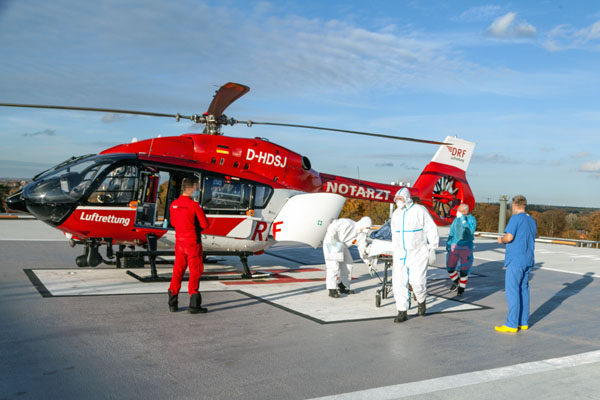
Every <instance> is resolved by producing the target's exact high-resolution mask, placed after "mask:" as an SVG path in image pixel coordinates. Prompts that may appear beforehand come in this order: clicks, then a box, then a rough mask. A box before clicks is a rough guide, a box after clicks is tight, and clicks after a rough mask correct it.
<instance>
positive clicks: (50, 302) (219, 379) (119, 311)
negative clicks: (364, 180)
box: [0, 220, 600, 400]
mask: <svg viewBox="0 0 600 400" xmlns="http://www.w3.org/2000/svg"><path fill="white" fill-rule="evenodd" d="M440 233H441V234H442V237H443V236H444V233H447V230H444V229H440ZM442 248H443V247H440V249H439V251H438V253H439V254H438V260H437V262H436V266H437V267H438V268H431V270H430V272H429V293H430V297H429V300H428V304H429V311H431V312H432V314H430V315H428V316H426V317H416V316H412V317H411V318H409V320H408V321H406V322H404V323H402V324H394V323H392V318H393V315H394V314H395V310H394V305H393V299H389V300H385V301H382V307H380V308H377V307H375V301H374V300H375V291H376V290H377V289H378V288H380V284H379V281H378V280H377V278H371V277H370V276H369V275H368V274H367V270H366V268H365V266H364V264H362V263H357V264H356V265H355V273H354V274H353V275H354V277H355V278H356V279H355V280H354V282H353V287H354V288H355V289H356V290H357V294H355V295H350V296H342V298H340V299H330V298H328V297H327V295H326V292H325V290H324V282H323V280H322V279H323V278H324V273H323V272H322V269H323V258H322V253H321V252H320V249H318V250H313V249H310V248H306V247H275V248H272V249H270V250H269V251H268V252H267V253H268V254H265V255H262V256H258V257H254V258H251V259H250V261H251V265H253V266H254V269H256V270H261V271H265V272H271V273H273V275H271V278H268V279H267V280H265V281H262V283H259V282H252V281H237V282H234V281H231V282H229V284H225V283H223V282H209V281H206V282H205V281H203V282H202V283H201V290H202V295H203V299H204V305H205V306H206V307H208V308H209V312H208V313H207V314H204V315H190V314H188V313H186V312H185V308H186V305H185V300H184V299H185V294H182V296H181V299H180V302H181V303H182V305H184V307H182V308H183V309H184V311H183V312H178V313H169V312H168V310H167V305H166V294H165V292H166V287H167V285H166V284H162V283H159V284H154V283H152V284H142V283H139V282H137V281H135V280H133V281H132V280H131V279H130V278H131V277H129V276H128V275H126V274H125V272H124V271H123V270H117V269H115V268H112V267H106V268H96V269H91V268H89V269H88V268H85V269H78V268H76V267H75V263H74V258H75V257H76V256H77V255H79V253H80V251H81V248H76V249H71V248H70V247H68V245H67V243H66V241H65V239H64V236H62V234H61V233H60V232H58V231H56V230H53V229H52V228H50V227H47V226H46V225H44V224H41V223H40V222H38V221H32V220H8V221H0V255H1V261H0V360H1V362H0V399H28V398H32V399H38V398H66V399H71V398H92V399H94V398H100V399H105V398H119V399H123V398H125V399H127V398H140V397H144V398H169V399H171V398H177V399H180V398H182V399H186V398H189V399H198V398H211V399H212V398H228V399H230V398H241V399H270V398H273V399H282V398H283V399H287V398H289V399H306V398H319V397H327V396H330V397H331V398H369V399H371V398H378V399H379V398H390V399H391V398H412V399H425V398H429V399H463V398H485V399H487V400H491V399H506V398H509V397H512V398H532V399H564V398H566V397H573V398H577V399H586V398H589V399H596V398H598V396H599V395H598V393H600V381H598V379H597V376H599V374H600V335H599V334H600V324H599V323H598V321H597V319H598V314H599V311H600V304H599V300H600V296H599V294H600V284H599V281H598V276H599V275H600V250H598V249H578V248H572V247H566V246H561V245H551V244H537V245H536V267H535V268H534V270H533V271H532V274H531V275H532V277H531V288H532V299H531V310H532V312H531V318H530V329H529V330H528V331H521V332H519V333H517V334H515V335H509V334H499V333H496V332H495V331H494V329H493V327H494V325H496V324H498V325H499V324H502V323H503V322H504V319H505V316H506V302H505V298H504V271H503V270H502V260H503V256H504V250H503V247H502V246H500V245H497V244H496V243H495V242H494V241H493V240H490V239H477V240H476V246H475V267H474V269H473V274H472V276H471V279H470V280H469V283H468V287H467V290H466V292H465V295H464V296H463V297H462V298H458V299H457V298H455V297H454V295H453V293H450V292H449V290H448V289H449V286H450V285H449V283H448V281H447V280H446V279H445V275H444V274H445V272H444V270H443V269H441V267H443V266H444V261H445V257H444V254H443V252H442ZM356 259H357V258H356ZM224 265H230V266H234V267H236V266H239V263H238V262H237V261H236V260H235V259H234V258H228V257H226V258H224V260H222V261H220V262H219V263H217V264H215V265H211V266H210V267H209V268H207V269H208V270H212V271H216V270H220V269H223V267H224ZM136 272H137V273H139V274H140V275H144V274H147V273H148V270H136ZM161 273H163V274H166V275H168V269H161ZM380 274H381V272H380ZM184 287H185V285H184Z"/></svg>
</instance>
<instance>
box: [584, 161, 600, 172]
mask: <svg viewBox="0 0 600 400" xmlns="http://www.w3.org/2000/svg"><path fill="white" fill-rule="evenodd" d="M579 170H580V171H582V172H600V161H587V162H584V163H583V164H581V167H579Z"/></svg>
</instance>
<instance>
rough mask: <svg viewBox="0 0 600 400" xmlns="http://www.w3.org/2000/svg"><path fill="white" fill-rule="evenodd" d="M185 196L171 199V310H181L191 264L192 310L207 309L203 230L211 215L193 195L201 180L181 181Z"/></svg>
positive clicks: (196, 311)
mask: <svg viewBox="0 0 600 400" xmlns="http://www.w3.org/2000/svg"><path fill="white" fill-rule="evenodd" d="M181 188H182V193H181V196H179V198H178V199H177V200H175V201H173V202H172V203H171V225H173V227H174V228H175V265H173V277H172V278H171V285H170V286H169V310H170V311H177V306H178V303H177V295H178V294H179V289H181V281H182V280H183V275H184V274H185V270H186V268H187V267H189V268H190V277H189V280H188V292H189V294H190V307H189V308H188V312H190V313H191V314H197V313H205V312H206V311H207V309H206V308H204V307H202V296H201V295H200V293H199V292H198V287H199V285H200V275H202V272H203V271H204V265H203V264H202V242H201V237H200V232H201V231H202V230H203V229H206V228H208V219H206V215H204V211H202V208H201V207H200V205H199V204H198V203H197V202H196V201H194V200H193V199H192V196H193V195H194V194H195V193H196V192H197V190H198V182H195V181H193V180H192V179H189V178H185V179H184V180H183V182H182V184H181Z"/></svg>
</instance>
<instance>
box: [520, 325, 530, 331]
mask: <svg viewBox="0 0 600 400" xmlns="http://www.w3.org/2000/svg"><path fill="white" fill-rule="evenodd" d="M519 329H520V330H522V331H526V330H527V329H529V325H519Z"/></svg>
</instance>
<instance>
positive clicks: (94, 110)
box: [0, 103, 201, 122]
mask: <svg viewBox="0 0 600 400" xmlns="http://www.w3.org/2000/svg"><path fill="white" fill-rule="evenodd" d="M0 106H2V107H22V108H45V109H51V110H75V111H93V112H104V113H115V114H133V115H147V116H150V117H168V118H175V119H176V120H177V121H179V120H180V119H182V118H183V119H189V120H191V121H194V122H198V118H201V117H199V116H198V115H192V116H187V115H180V114H164V113H155V112H148V111H133V110H118V109H113V108H94V107H71V106H49V105H39V104H15V103H0Z"/></svg>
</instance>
